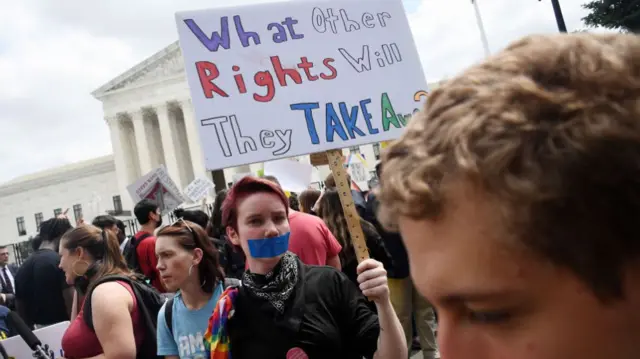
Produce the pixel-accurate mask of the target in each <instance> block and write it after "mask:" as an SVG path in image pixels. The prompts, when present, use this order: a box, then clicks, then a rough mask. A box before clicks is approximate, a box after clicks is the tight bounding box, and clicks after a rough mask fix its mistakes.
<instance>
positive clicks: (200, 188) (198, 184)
mask: <svg viewBox="0 0 640 359" xmlns="http://www.w3.org/2000/svg"><path fill="white" fill-rule="evenodd" d="M214 188H215V186H214V184H213V182H211V181H209V180H208V179H206V178H196V179H194V180H193V182H191V183H189V185H188V186H187V188H185V189H184V195H185V196H187V197H188V198H189V199H190V200H191V202H198V201H199V200H201V199H203V198H205V197H206V196H207V195H208V194H210V193H211V191H212V190H213V189H214Z"/></svg>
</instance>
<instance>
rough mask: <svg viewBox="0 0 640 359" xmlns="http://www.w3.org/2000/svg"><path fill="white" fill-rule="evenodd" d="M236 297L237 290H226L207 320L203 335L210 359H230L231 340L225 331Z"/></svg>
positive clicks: (231, 288)
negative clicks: (207, 323)
mask: <svg viewBox="0 0 640 359" xmlns="http://www.w3.org/2000/svg"><path fill="white" fill-rule="evenodd" d="M237 296H238V288H234V287H230V288H227V289H226V290H225V291H224V292H223V293H222V295H221V296H220V298H219V299H218V303H216V308H215V309H214V310H213V314H211V317H210V318H209V326H208V327H207V331H206V332H205V333H204V346H205V348H207V350H208V351H209V353H211V356H210V358H211V359H231V338H230V337H229V333H228V331H227V321H228V320H229V319H231V317H232V316H233V311H234V303H235V301H236V297H237Z"/></svg>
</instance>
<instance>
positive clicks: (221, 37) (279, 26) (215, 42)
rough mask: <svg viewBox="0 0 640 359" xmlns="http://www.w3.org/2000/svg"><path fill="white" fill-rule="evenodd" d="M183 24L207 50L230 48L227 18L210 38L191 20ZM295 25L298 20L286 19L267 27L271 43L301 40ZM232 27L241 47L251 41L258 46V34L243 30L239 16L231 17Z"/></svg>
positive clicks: (259, 41)
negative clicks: (270, 35)
mask: <svg viewBox="0 0 640 359" xmlns="http://www.w3.org/2000/svg"><path fill="white" fill-rule="evenodd" d="M184 23H185V24H186V25H187V27H188V28H189V30H191V32H192V33H193V35H195V37H196V38H197V39H198V40H199V41H200V43H202V45H203V46H204V47H206V48H207V50H209V51H211V52H216V51H218V49H219V48H220V47H222V48H223V49H225V50H229V49H230V48H231V33H230V30H229V17H228V16H223V17H221V18H220V31H213V32H212V33H211V36H209V35H207V34H206V33H205V32H204V31H203V30H202V28H201V27H200V26H199V25H198V24H197V23H196V21H195V20H193V19H185V20H184ZM297 23H298V20H296V19H293V18H291V17H287V18H285V19H284V20H283V21H281V22H272V23H270V24H269V25H267V31H272V32H273V36H272V38H273V42H274V43H276V44H279V43H282V42H286V41H288V40H289V38H291V39H292V40H299V39H303V38H304V35H303V34H298V33H296V30H295V29H294V25H295V24H297ZM233 25H234V29H235V32H236V35H237V36H238V40H239V41H240V44H241V45H242V47H248V46H250V45H251V42H250V40H251V41H253V43H254V44H255V45H260V43H261V39H260V34H258V33H257V32H255V31H248V30H245V28H244V25H242V19H241V18H240V15H235V16H234V17H233Z"/></svg>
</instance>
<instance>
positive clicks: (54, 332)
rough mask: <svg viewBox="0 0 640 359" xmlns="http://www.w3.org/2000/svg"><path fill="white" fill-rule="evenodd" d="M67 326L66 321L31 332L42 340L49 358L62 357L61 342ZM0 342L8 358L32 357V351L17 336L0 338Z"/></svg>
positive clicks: (23, 358)
mask: <svg viewBox="0 0 640 359" xmlns="http://www.w3.org/2000/svg"><path fill="white" fill-rule="evenodd" d="M68 327H69V322H68V321H66V322H62V323H58V324H54V325H50V326H48V327H44V328H42V329H36V330H34V331H33V334H35V335H36V337H38V339H40V342H42V345H43V347H44V349H45V351H47V352H48V353H49V356H50V358H52V359H57V358H64V355H63V353H62V344H61V342H62V336H63V335H64V332H65V331H66V330H67V328H68ZM0 343H1V344H2V345H3V346H4V349H5V350H6V351H7V354H8V355H9V358H10V359H27V358H33V351H32V350H31V349H30V348H29V346H27V343H25V342H24V340H22V338H20V337H19V336H15V337H11V338H8V339H5V340H2V341H0Z"/></svg>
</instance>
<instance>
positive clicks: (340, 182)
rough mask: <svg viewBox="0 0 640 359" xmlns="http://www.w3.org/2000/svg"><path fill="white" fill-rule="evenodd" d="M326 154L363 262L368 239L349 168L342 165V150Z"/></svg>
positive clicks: (351, 232) (367, 252) (355, 246)
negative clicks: (349, 175)
mask: <svg viewBox="0 0 640 359" xmlns="http://www.w3.org/2000/svg"><path fill="white" fill-rule="evenodd" d="M326 154H327V159H328V160H329V168H331V173H332V174H333V178H334V179H335V181H336V189H337V190H338V193H339V195H340V203H341V204H342V211H343V212H344V216H345V218H346V220H347V227H349V234H350V235H351V242H352V243H353V248H354V249H355V252H356V257H358V262H362V261H363V260H365V259H368V258H369V248H367V241H366V239H365V237H364V233H363V232H362V226H361V225H360V216H359V215H358V212H357V211H356V205H355V204H354V203H353V197H352V196H351V183H349V181H348V180H347V179H348V176H347V170H346V169H345V168H344V166H343V165H342V162H343V157H342V151H341V150H329V151H326Z"/></svg>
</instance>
